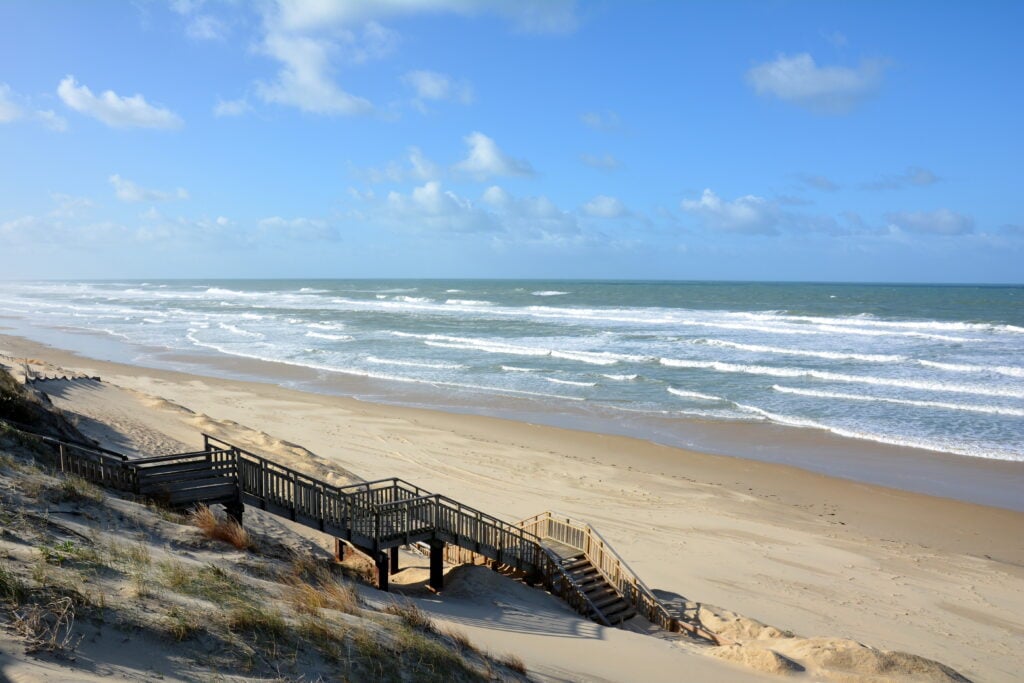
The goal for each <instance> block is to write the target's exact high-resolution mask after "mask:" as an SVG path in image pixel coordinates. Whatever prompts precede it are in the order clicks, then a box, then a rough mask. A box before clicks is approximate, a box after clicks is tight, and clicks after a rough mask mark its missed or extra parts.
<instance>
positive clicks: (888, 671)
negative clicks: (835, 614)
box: [771, 638, 968, 683]
mask: <svg viewBox="0 0 1024 683" xmlns="http://www.w3.org/2000/svg"><path fill="white" fill-rule="evenodd" d="M771 647H772V648H773V649H774V650H777V651H778V652H780V653H782V654H783V655H785V656H787V657H790V658H792V659H794V660H796V661H798V662H800V663H801V664H803V665H804V666H805V667H807V668H808V669H809V670H815V671H817V672H820V673H821V674H824V675H825V676H827V677H828V678H829V679H830V680H835V681H843V682H844V683H845V682H847V681H849V682H850V683H854V682H856V683H869V682H870V683H874V682H875V681H888V680H900V681H927V682H928V683H933V682H934V683H947V682H948V683H963V682H964V681H967V680H968V679H967V678H964V677H963V676H961V675H960V674H959V673H957V672H956V671H954V670H953V669H951V668H949V667H948V666H945V665H943V664H940V663H938V662H936V661H933V660H931V659H926V658H925V657H919V656H918V655H912V654H909V653H906V652H893V651H887V650H876V649H875V648H873V647H868V646H867V645H864V644H862V643H858V642H857V641H855V640H848V639H845V638H787V639H784V640H779V641H777V642H775V643H772V645H771Z"/></svg>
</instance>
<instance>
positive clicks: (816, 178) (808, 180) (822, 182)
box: [797, 173, 839, 192]
mask: <svg viewBox="0 0 1024 683" xmlns="http://www.w3.org/2000/svg"><path fill="white" fill-rule="evenodd" d="M797 177H798V178H799V179H800V182H802V183H803V184H804V185H807V186H808V187H813V188H814V189H816V190H824V191H826V192H835V191H836V190H838V189H839V185H837V184H836V183H834V182H832V180H830V179H828V178H826V177H825V176H823V175H814V174H810V173H804V174H802V175H799V176H797Z"/></svg>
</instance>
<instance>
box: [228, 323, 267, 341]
mask: <svg viewBox="0 0 1024 683" xmlns="http://www.w3.org/2000/svg"><path fill="white" fill-rule="evenodd" d="M217 327H219V328H220V329H222V330H225V331H227V332H230V333H231V334H237V335H238V336H240V337H249V338H250V339H263V338H264V335H263V334H262V333H260V332H250V331H249V330H243V329H242V328H241V327H236V326H235V325H232V324H230V323H217Z"/></svg>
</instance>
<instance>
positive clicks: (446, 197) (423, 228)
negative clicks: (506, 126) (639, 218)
mask: <svg viewBox="0 0 1024 683" xmlns="http://www.w3.org/2000/svg"><path fill="white" fill-rule="evenodd" d="M351 195H352V197H353V198H354V199H356V200H357V201H359V202H360V204H361V205H362V207H363V208H361V209H360V210H359V211H356V212H354V213H353V214H352V216H351V218H353V219H354V220H358V221H360V222H363V223H366V224H368V225H370V226H372V227H374V228H376V227H384V228H388V229H391V230H395V231H405V232H408V231H411V232H422V233H433V234H437V235H441V234H480V235H488V236H490V238H491V239H492V240H496V241H499V242H543V243H548V244H558V243H567V242H569V241H573V240H576V239H578V238H579V234H580V228H579V225H578V221H577V218H576V217H575V216H574V215H573V214H571V213H570V212H567V211H564V210H562V209H561V208H559V207H558V206H557V205H556V204H555V203H554V202H552V201H551V200H550V199H548V198H547V197H543V196H540V197H516V196H513V195H511V194H510V193H508V192H507V191H505V190H504V189H503V188H501V187H499V186H497V185H493V186H491V187H489V188H487V189H486V190H485V191H484V192H483V194H482V195H481V196H480V198H479V199H478V200H473V199H470V198H468V197H463V196H460V195H459V194H457V193H455V192H453V191H451V190H447V189H445V188H444V187H443V186H442V184H441V183H440V182H439V181H436V180H432V181H429V182H426V183H424V184H423V185H421V186H418V187H415V188H413V189H412V190H411V191H410V192H409V193H401V192H389V193H388V194H387V196H386V197H384V198H381V199H378V198H377V197H376V196H375V195H373V194H372V193H361V192H358V191H356V192H352V193H351ZM364 209H365V210H364Z"/></svg>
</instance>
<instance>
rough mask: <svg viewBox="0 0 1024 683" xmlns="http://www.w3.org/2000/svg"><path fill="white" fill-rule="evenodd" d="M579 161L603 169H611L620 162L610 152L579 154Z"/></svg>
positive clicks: (619, 164) (615, 167)
mask: <svg viewBox="0 0 1024 683" xmlns="http://www.w3.org/2000/svg"><path fill="white" fill-rule="evenodd" d="M580 161H582V162H583V163H584V164H586V165H587V166H590V167H591V168H599V169H602V170H605V171H613V170H615V169H617V168H618V167H619V166H621V165H622V164H621V163H620V162H619V160H618V159H616V158H615V157H613V156H612V155H611V154H587V153H586V152H584V153H583V154H581V155H580Z"/></svg>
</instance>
